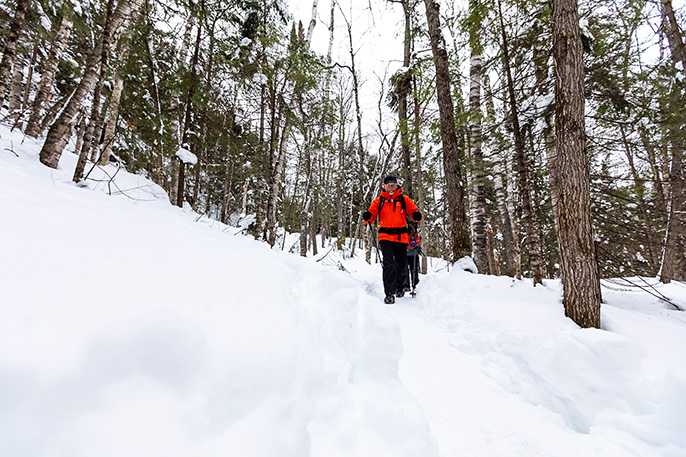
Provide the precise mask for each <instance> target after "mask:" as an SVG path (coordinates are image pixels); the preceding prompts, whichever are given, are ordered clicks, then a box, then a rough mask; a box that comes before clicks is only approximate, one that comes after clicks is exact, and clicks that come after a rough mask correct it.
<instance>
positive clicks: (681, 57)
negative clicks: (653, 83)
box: [662, 0, 686, 76]
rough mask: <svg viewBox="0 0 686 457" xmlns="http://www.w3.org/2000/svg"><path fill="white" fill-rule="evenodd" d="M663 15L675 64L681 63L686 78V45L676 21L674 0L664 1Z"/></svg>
mask: <svg viewBox="0 0 686 457" xmlns="http://www.w3.org/2000/svg"><path fill="white" fill-rule="evenodd" d="M662 15H663V16H664V18H665V28H666V30H665V33H666V35H667V41H668V42H669V48H670V50H671V51H672V59H673V60H674V62H681V71H682V73H684V75H685V76H686V44H684V37H683V35H682V33H681V28H680V27H679V23H678V22H677V20H676V15H675V14H674V8H673V7H672V0H662Z"/></svg>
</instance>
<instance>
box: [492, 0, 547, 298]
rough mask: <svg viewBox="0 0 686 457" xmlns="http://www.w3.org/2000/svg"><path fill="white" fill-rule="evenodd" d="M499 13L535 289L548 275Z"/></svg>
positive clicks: (507, 46)
mask: <svg viewBox="0 0 686 457" xmlns="http://www.w3.org/2000/svg"><path fill="white" fill-rule="evenodd" d="M498 12H499V16H500V17H499V18H500V29H501V35H502V46H503V48H502V51H503V66H504V67H505V76H506V78H507V90H508V94H509V103H510V115H511V118H512V130H513V137H514V146H515V152H516V153H517V175H518V184H519V193H520V198H521V202H522V213H523V219H524V228H525V230H526V242H527V243H526V244H527V250H528V254H529V263H530V266H531V275H532V277H533V281H534V286H535V285H536V284H543V278H544V277H545V274H546V273H545V264H544V261H543V256H542V255H541V242H540V238H539V236H538V231H537V230H536V225H535V215H534V209H533V205H532V202H531V190H532V189H531V178H530V175H529V165H528V164H527V160H526V151H525V150H524V138H523V137H522V130H521V128H520V126H519V114H518V109H517V100H516V97H515V89H514V81H513V79H512V69H511V68H510V53H509V43H508V39H507V33H506V31H505V23H504V21H503V15H502V11H501V10H500V1H498Z"/></svg>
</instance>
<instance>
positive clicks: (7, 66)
mask: <svg viewBox="0 0 686 457" xmlns="http://www.w3.org/2000/svg"><path fill="white" fill-rule="evenodd" d="M16 2H17V3H16V6H15V8H14V17H13V18H12V22H11V23H10V30H9V34H8V35H7V41H6V42H5V50H4V51H3V53H2V60H0V108H1V107H2V105H3V103H4V102H5V94H6V93H7V87H8V85H9V83H10V72H11V71H12V64H13V63H14V58H15V57H16V53H17V45H18V44H19V39H20V38H21V35H22V33H23V32H24V25H25V20H24V19H25V17H26V10H27V9H28V7H29V1H28V0H16Z"/></svg>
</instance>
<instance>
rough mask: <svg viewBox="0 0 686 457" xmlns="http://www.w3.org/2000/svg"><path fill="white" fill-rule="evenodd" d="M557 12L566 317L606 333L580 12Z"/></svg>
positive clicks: (561, 5) (558, 202)
mask: <svg viewBox="0 0 686 457" xmlns="http://www.w3.org/2000/svg"><path fill="white" fill-rule="evenodd" d="M551 9H552V18H551V20H552V31H553V56H554V59H555V75H556V77H555V139H556V145H555V155H554V157H552V158H551V160H549V164H550V165H552V166H551V169H550V188H551V194H552V199H553V210H554V214H555V226H556V228H557V230H556V231H557V241H558V247H559V249H560V270H561V275H562V288H563V299H562V301H563V303H564V307H565V314H566V315H567V316H568V317H570V318H571V319H572V320H573V321H574V322H576V323H577V324H578V325H579V326H581V327H584V328H588V327H596V328H600V302H601V293H600V278H599V272H598V261H597V258H596V250H595V245H594V233H593V225H592V222H591V193H590V182H591V178H590V164H589V160H588V156H587V152H586V131H585V130H586V129H585V119H584V63H583V48H582V45H581V31H580V28H579V14H578V6H577V2H576V0H553V1H552V8H551Z"/></svg>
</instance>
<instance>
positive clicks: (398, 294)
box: [395, 289, 405, 298]
mask: <svg viewBox="0 0 686 457" xmlns="http://www.w3.org/2000/svg"><path fill="white" fill-rule="evenodd" d="M395 296H396V297H398V298H400V297H404V296H405V291H404V290H402V289H401V290H399V291H398V292H396V294H395Z"/></svg>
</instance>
